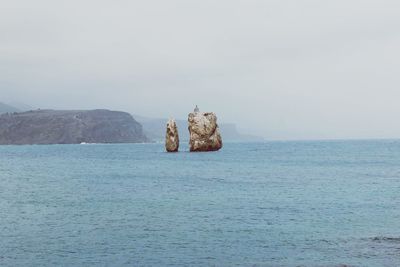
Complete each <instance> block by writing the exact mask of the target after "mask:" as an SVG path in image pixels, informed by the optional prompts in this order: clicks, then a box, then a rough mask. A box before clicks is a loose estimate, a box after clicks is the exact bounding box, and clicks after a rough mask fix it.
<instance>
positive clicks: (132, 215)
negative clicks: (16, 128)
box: [0, 140, 400, 267]
mask: <svg viewBox="0 0 400 267" xmlns="http://www.w3.org/2000/svg"><path fill="white" fill-rule="evenodd" d="M181 150H184V151H187V150H188V148H187V146H183V147H182V149H181ZM399 192H400V141H399V140H380V141H377V140H371V141H302V142H300V141H298V142H296V141H291V142H265V143H225V144H224V148H223V149H222V150H220V151H218V152H213V153H185V152H181V153H170V154H168V153H165V152H164V146H163V145H162V144H118V145H117V144H115V145H100V144H93V145H52V146H0V199H1V201H0V265H1V266H50V265H62V266H95V265H96V266H106V265H107V266H128V265H129V266H338V265H340V264H347V265H349V266H363V267H364V266H400V208H399V207H400V193H399Z"/></svg>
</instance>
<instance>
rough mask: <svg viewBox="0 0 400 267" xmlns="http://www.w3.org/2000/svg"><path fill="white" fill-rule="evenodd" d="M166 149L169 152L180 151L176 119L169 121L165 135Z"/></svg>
mask: <svg viewBox="0 0 400 267" xmlns="http://www.w3.org/2000/svg"><path fill="white" fill-rule="evenodd" d="M165 149H166V150H167V151H168V152H178V149H179V135H178V127H177V126H176V122H175V120H174V119H170V120H168V122H167V133H166V135H165Z"/></svg>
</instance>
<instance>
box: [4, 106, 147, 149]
mask: <svg viewBox="0 0 400 267" xmlns="http://www.w3.org/2000/svg"><path fill="white" fill-rule="evenodd" d="M148 141H149V139H148V138H147V137H146V136H145V135H144V133H143V129H142V125H140V123H138V122H137V121H136V120H135V119H134V118H133V117H132V116H131V115H130V114H129V113H126V112H120V111H110V110H35V111H27V112H21V113H6V114H2V115H0V144H3V145H4V144H6V145H9V144H79V143H143V142H148Z"/></svg>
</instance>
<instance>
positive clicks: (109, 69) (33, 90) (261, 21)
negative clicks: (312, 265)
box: [0, 0, 400, 139]
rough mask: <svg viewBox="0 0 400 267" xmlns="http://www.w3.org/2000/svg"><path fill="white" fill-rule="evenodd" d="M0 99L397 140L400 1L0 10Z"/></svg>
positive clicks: (186, 0)
mask: <svg viewBox="0 0 400 267" xmlns="http://www.w3.org/2000/svg"><path fill="white" fill-rule="evenodd" d="M0 101H2V102H10V101H18V102H23V103H26V104H30V105H31V106H34V107H40V108H62V109H72V108H74V109H92V108H109V109H116V110H124V111H128V112H131V113H134V114H140V115H143V116H151V117H170V116H172V117H176V118H186V116H187V113H188V112H189V111H191V110H192V109H193V106H194V105H195V104H198V105H199V107H200V109H201V110H205V111H214V112H216V113H217V115H218V116H219V121H221V122H235V123H237V124H238V125H239V127H240V128H242V129H245V132H246V131H247V132H252V133H255V134H259V135H263V136H265V137H267V138H274V139H286V138H290V139H304V138H307V139H311V138H382V137H398V138H400V119H399V118H400V2H399V1H395V0H393V1H387V0H375V1H371V0H359V1H354V0H335V1H327V0H325V1H324V0H313V1H309V0H293V1H286V0H275V1H270V0H259V1H256V0H242V1H238V0H212V1H211V0H210V1H208V0H199V1H190V0H182V1H178V0H168V1H167V0H158V1H155V0H142V1H134V0H126V1H125V0H110V1H101V0H95V1H88V0H79V1H76V0H68V1H57V0H45V1H44V0H35V1H32V0H26V1H19V0H0Z"/></svg>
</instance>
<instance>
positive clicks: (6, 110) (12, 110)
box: [0, 102, 21, 114]
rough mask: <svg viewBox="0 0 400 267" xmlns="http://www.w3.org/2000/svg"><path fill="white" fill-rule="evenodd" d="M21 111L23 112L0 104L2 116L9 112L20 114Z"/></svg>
mask: <svg viewBox="0 0 400 267" xmlns="http://www.w3.org/2000/svg"><path fill="white" fill-rule="evenodd" d="M19 111H21V110H20V109H18V108H16V107H14V106H11V105H8V104H5V103H2V102H0V114H2V113H7V112H19Z"/></svg>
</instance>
